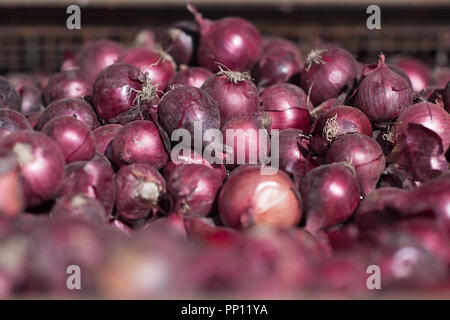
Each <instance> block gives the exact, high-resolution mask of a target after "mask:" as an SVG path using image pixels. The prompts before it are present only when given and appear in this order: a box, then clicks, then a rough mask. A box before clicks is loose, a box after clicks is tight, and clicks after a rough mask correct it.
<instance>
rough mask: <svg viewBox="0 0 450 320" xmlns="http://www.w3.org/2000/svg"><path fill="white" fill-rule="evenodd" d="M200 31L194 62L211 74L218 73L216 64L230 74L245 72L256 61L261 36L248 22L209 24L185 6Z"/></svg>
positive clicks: (232, 19) (227, 20) (232, 20)
mask: <svg viewBox="0 0 450 320" xmlns="http://www.w3.org/2000/svg"><path fill="white" fill-rule="evenodd" d="M188 10H189V11H190V12H191V13H192V14H193V15H194V18H195V20H196V22H197V23H198V25H199V29H200V44H199V48H198V54H197V62H198V64H199V65H200V66H202V67H205V68H207V69H209V70H211V71H213V72H218V71H219V68H218V64H217V62H218V63H220V64H222V65H225V66H227V67H228V68H229V69H230V70H232V71H239V72H244V71H246V70H248V69H249V68H250V67H251V65H252V64H253V63H254V62H255V60H256V59H257V58H258V55H259V53H260V51H261V43H262V41H261V35H260V34H259V32H258V30H257V29H256V28H255V26H253V24H251V23H250V22H248V21H246V20H244V19H241V18H235V17H227V18H222V19H220V20H217V21H214V22H209V21H205V19H203V17H202V15H201V14H200V13H199V12H198V11H197V9H196V8H195V7H194V6H193V5H192V4H191V3H188Z"/></svg>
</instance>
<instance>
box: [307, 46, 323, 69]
mask: <svg viewBox="0 0 450 320" xmlns="http://www.w3.org/2000/svg"><path fill="white" fill-rule="evenodd" d="M324 52H327V49H313V50H311V52H310V53H309V54H308V57H307V58H306V71H309V69H310V68H311V66H312V64H313V63H315V64H325V61H323V60H322V54H323V53H324Z"/></svg>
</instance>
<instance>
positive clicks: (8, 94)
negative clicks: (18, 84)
mask: <svg viewBox="0 0 450 320" xmlns="http://www.w3.org/2000/svg"><path fill="white" fill-rule="evenodd" d="M20 105H21V99H20V95H19V93H18V92H17V90H16V88H14V86H13V85H12V84H11V83H10V82H9V81H8V80H6V79H5V78H4V77H0V109H4V108H6V109H13V110H16V111H21V110H20Z"/></svg>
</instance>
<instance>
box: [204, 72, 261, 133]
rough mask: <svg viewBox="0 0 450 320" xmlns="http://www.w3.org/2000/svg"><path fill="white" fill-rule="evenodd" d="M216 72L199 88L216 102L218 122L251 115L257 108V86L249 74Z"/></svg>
mask: <svg viewBox="0 0 450 320" xmlns="http://www.w3.org/2000/svg"><path fill="white" fill-rule="evenodd" d="M219 68H220V69H221V71H220V72H218V73H216V75H215V76H212V77H210V78H209V79H208V80H206V81H205V83H203V85H202V87H201V89H203V90H204V91H205V92H206V93H208V94H209V95H210V96H211V97H212V98H213V99H214V100H216V102H217V106H218V107H219V111H220V124H221V125H222V126H223V125H224V124H225V123H227V122H228V121H229V120H231V119H233V118H236V117H244V116H251V115H253V114H255V113H256V112H258V110H259V98H258V88H256V86H255V84H254V83H253V82H252V80H251V77H250V74H248V73H246V72H244V73H240V72H235V71H224V70H222V68H221V67H220V66H219Z"/></svg>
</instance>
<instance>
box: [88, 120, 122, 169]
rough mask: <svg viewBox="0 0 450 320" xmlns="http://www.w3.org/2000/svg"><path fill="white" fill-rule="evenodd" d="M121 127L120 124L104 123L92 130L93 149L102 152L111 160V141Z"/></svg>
mask: <svg viewBox="0 0 450 320" xmlns="http://www.w3.org/2000/svg"><path fill="white" fill-rule="evenodd" d="M122 128H123V125H121V124H118V123H116V124H105V125H104V126H101V127H99V128H97V129H95V130H94V131H92V136H93V137H94V140H95V149H96V151H97V152H99V153H101V154H103V155H104V156H105V157H106V158H108V160H109V161H111V162H112V161H113V156H112V141H113V139H114V137H115V136H116V134H117V133H118V132H119V131H120V129H122Z"/></svg>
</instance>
